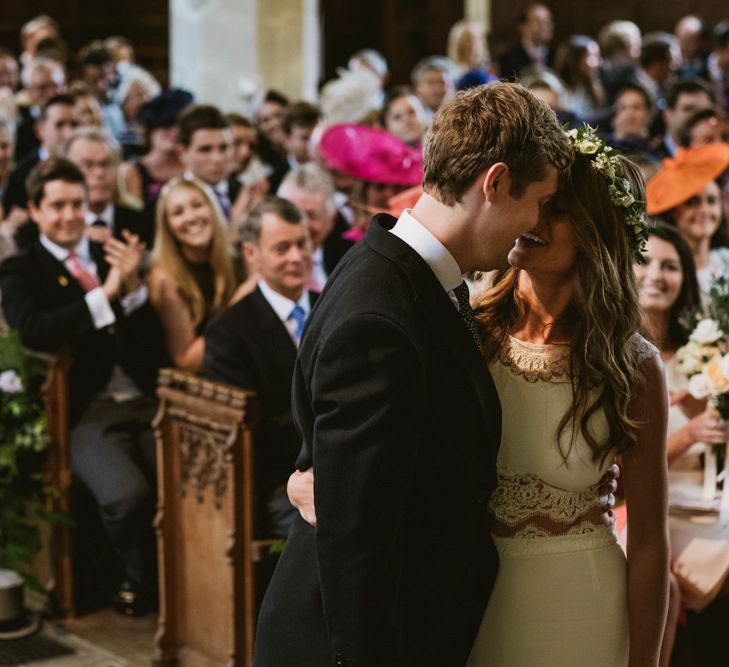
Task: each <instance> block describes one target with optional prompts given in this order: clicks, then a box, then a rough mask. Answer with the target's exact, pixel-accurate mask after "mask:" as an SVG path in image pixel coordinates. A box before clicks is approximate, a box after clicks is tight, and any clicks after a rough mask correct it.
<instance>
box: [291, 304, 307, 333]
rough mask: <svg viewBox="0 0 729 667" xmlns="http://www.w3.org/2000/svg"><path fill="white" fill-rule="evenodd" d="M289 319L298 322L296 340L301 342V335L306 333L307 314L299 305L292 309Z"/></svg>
mask: <svg viewBox="0 0 729 667" xmlns="http://www.w3.org/2000/svg"><path fill="white" fill-rule="evenodd" d="M289 319H290V320H293V321H294V322H296V332H295V336H296V340H297V341H299V340H301V333H302V332H303V331H304V322H305V321H306V313H305V312H304V309H303V308H302V307H301V306H300V305H299V304H298V303H297V304H296V305H295V306H294V307H293V308H292V309H291V314H290V315H289Z"/></svg>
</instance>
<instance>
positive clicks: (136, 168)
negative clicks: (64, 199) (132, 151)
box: [119, 88, 193, 211]
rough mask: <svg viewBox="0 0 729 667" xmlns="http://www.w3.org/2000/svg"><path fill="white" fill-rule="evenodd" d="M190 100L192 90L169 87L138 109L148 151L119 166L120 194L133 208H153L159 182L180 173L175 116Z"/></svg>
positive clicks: (159, 186)
mask: <svg viewBox="0 0 729 667" xmlns="http://www.w3.org/2000/svg"><path fill="white" fill-rule="evenodd" d="M192 101H193V97H192V93H189V92H188V91H186V90H183V89H181V88H170V89H169V90H166V91H164V92H163V93H161V94H160V95H158V96H157V97H155V98H154V99H153V100H150V101H149V102H148V103H147V104H145V105H144V106H143V107H142V108H141V109H140V110H139V114H138V116H137V120H138V121H139V123H140V124H141V125H142V126H143V127H144V131H145V144H146V146H147V152H146V153H145V154H144V155H142V156H141V157H133V158H132V159H131V160H129V161H127V162H124V163H123V164H122V165H121V168H120V170H119V190H120V195H121V198H122V199H123V200H124V201H126V202H127V203H128V204H129V205H130V206H132V207H133V208H138V209H145V210H151V211H154V205H155V203H156V201H157V197H158V196H159V193H160V190H161V189H162V186H163V185H164V184H165V183H166V182H167V181H169V180H170V179H171V178H174V177H175V176H181V175H182V172H183V164H182V160H181V158H180V151H179V145H178V144H179V142H178V137H179V131H178V128H177V119H178V117H179V115H180V113H181V112H182V110H183V109H185V108H186V107H187V106H189V105H190V104H192Z"/></svg>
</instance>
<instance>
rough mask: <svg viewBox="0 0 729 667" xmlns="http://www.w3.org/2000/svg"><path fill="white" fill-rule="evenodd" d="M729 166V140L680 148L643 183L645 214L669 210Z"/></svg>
mask: <svg viewBox="0 0 729 667" xmlns="http://www.w3.org/2000/svg"><path fill="white" fill-rule="evenodd" d="M727 167H729V144H727V143H723V142H719V143H714V144H707V145H706V146H700V147H699V148H679V149H678V150H677V151H676V156H675V157H674V158H666V159H665V160H663V168H662V169H661V170H660V171H659V172H658V173H657V174H656V175H655V176H654V177H653V178H651V179H650V180H649V181H648V183H647V185H646V198H647V200H648V201H647V211H648V215H654V214H656V213H664V212H665V211H670V210H671V209H672V208H675V207H676V206H678V205H679V204H683V203H684V202H685V201H687V200H688V199H690V198H691V197H693V196H694V195H697V194H699V193H700V192H701V191H702V190H703V189H704V188H705V187H706V186H707V185H708V184H709V183H711V181H713V180H714V179H716V178H718V177H719V176H720V175H721V173H722V172H723V171H724V170H725V169H726V168H727Z"/></svg>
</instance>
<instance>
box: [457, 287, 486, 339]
mask: <svg viewBox="0 0 729 667" xmlns="http://www.w3.org/2000/svg"><path fill="white" fill-rule="evenodd" d="M453 294H455V296H456V299H457V300H458V312H460V314H461V317H462V318H463V323H464V324H465V325H466V331H468V333H470V334H471V337H472V338H473V342H474V343H476V347H477V348H478V350H479V351H480V350H481V336H480V335H479V333H478V325H477V323H476V318H475V317H474V315H473V308H471V302H470V300H469V297H468V285H466V283H465V281H464V282H462V283H461V284H460V285H459V286H458V287H456V288H455V289H454V290H453Z"/></svg>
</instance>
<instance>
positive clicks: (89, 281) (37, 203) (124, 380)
mask: <svg viewBox="0 0 729 667" xmlns="http://www.w3.org/2000/svg"><path fill="white" fill-rule="evenodd" d="M28 187H29V193H28V194H29V202H30V204H29V206H30V212H31V215H32V217H33V219H34V220H35V222H36V223H37V225H38V229H39V231H40V236H39V238H38V239H37V240H36V241H35V242H34V243H33V244H32V245H31V246H30V247H29V248H27V249H26V250H25V251H24V252H22V253H21V254H19V255H17V256H15V257H10V258H9V259H7V260H5V262H3V264H2V265H1V266H0V290H1V291H2V299H3V310H4V312H5V316H6V318H7V321H8V323H9V324H10V326H11V327H13V328H14V329H17V330H18V331H19V332H20V336H21V339H22V341H23V343H24V344H25V345H26V346H28V347H29V348H31V349H34V350H39V351H42V352H56V351H57V350H58V349H59V348H60V347H61V346H68V347H69V348H70V351H71V356H72V359H73V365H72V367H71V371H70V379H69V385H70V392H69V393H70V419H71V425H72V431H71V467H72V470H73V471H74V473H75V474H76V475H78V477H80V479H81V480H82V481H83V482H84V483H85V484H86V486H88V488H89V489H90V490H91V492H92V493H93V495H94V496H95V498H96V500H97V501H98V504H99V508H100V511H101V515H102V520H103V522H104V525H105V528H106V530H107V533H108V535H109V538H110V541H111V543H112V545H113V546H114V547H115V549H116V551H117V553H118V555H119V557H120V562H121V565H122V567H123V569H124V576H125V580H124V581H123V582H122V583H121V585H120V589H119V593H118V595H117V597H116V600H115V604H116V607H117V610H118V611H120V612H121V613H125V614H137V613H141V612H142V611H144V609H145V605H146V601H145V600H144V599H143V593H144V592H148V591H147V590H145V586H149V585H150V583H151V582H150V580H149V576H150V574H151V571H150V569H151V568H150V565H151V564H152V562H150V560H149V558H150V554H148V553H147V552H146V551H145V544H149V534H150V532H151V521H152V517H153V513H154V507H155V502H154V501H155V495H156V494H155V492H154V483H155V472H154V468H155V454H154V443H153V438H152V433H151V428H150V420H151V418H152V416H153V414H154V411H155V402H154V400H153V398H152V397H153V395H154V387H155V381H156V373H157V369H158V368H159V366H160V365H161V364H162V363H164V361H165V354H164V337H163V333H162V329H161V325H160V323H159V321H158V319H157V317H156V314H155V312H154V310H153V308H152V306H151V305H150V303H149V299H148V295H147V288H146V286H144V285H143V284H142V283H141V281H140V278H139V267H140V264H141V262H142V258H143V255H144V247H143V245H142V244H141V242H140V241H139V239H138V238H137V237H136V236H133V235H131V234H129V233H128V232H127V233H125V234H124V240H123V241H120V240H118V239H114V238H109V239H108V240H107V241H106V243H105V244H104V245H103V247H102V246H101V245H99V244H96V243H93V242H90V241H89V239H88V237H87V236H86V235H85V234H84V232H85V230H86V221H85V219H84V214H85V210H86V186H85V182H84V177H83V174H82V173H81V171H80V170H79V169H78V167H76V166H75V165H74V164H73V163H71V162H69V161H67V160H65V159H63V158H56V157H50V158H48V159H47V160H45V161H44V162H42V163H40V164H39V165H38V166H37V167H36V168H35V169H34V170H33V171H32V172H31V174H30V176H29V179H28Z"/></svg>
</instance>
